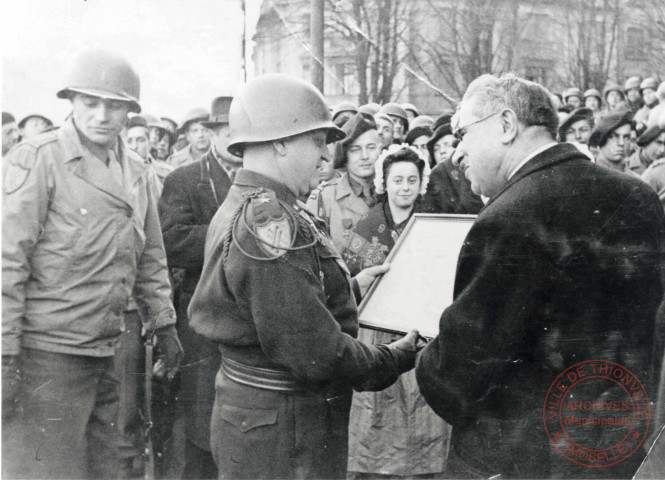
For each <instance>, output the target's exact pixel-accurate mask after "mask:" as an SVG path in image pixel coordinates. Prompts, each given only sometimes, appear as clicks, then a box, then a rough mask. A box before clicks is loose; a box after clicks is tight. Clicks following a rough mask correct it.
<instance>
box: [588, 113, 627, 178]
mask: <svg viewBox="0 0 665 480" xmlns="http://www.w3.org/2000/svg"><path fill="white" fill-rule="evenodd" d="M632 120H633V112H631V111H630V110H626V109H624V110H616V111H613V112H609V113H608V114H607V115H605V116H604V117H603V118H602V119H601V120H600V122H598V125H596V126H595V127H594V129H593V131H592V132H591V136H590V137H589V147H594V148H597V149H598V155H597V156H596V163H597V164H598V165H601V166H603V167H607V168H611V169H613V170H617V171H619V172H626V173H629V174H630V175H633V176H635V175H637V174H635V173H634V172H632V170H630V169H629V168H627V167H626V163H625V162H624V160H625V159H626V157H628V155H629V153H630V148H631V146H632V145H631V140H630V137H631V132H632V128H631V122H632Z"/></svg>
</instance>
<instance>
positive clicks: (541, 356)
mask: <svg viewBox="0 0 665 480" xmlns="http://www.w3.org/2000/svg"><path fill="white" fill-rule="evenodd" d="M664 222H665V216H664V215H663V212H662V207H661V206H660V203H659V202H658V199H657V198H656V195H655V194H654V193H653V192H652V191H650V190H649V188H648V186H647V185H645V184H644V183H643V182H641V181H640V180H639V179H636V178H632V177H629V176H626V175H625V174H622V173H619V172H615V171H612V170H609V169H606V168H602V167H598V166H596V165H594V164H592V163H590V162H589V161H588V160H587V159H586V157H584V156H583V155H582V154H581V153H580V152H579V151H578V150H577V149H576V148H575V147H574V146H573V145H570V144H566V143H563V144H558V145H556V146H553V147H551V148H549V149H547V150H545V151H544V152H542V153H540V154H538V155H536V156H535V157H534V158H533V159H531V160H530V161H529V162H528V163H527V164H526V165H524V166H523V167H522V168H520V170H518V172H517V173H516V174H515V175H514V176H513V177H512V178H511V180H510V181H509V182H508V184H507V186H506V187H505V188H504V189H503V190H502V191H501V192H499V193H498V194H497V195H495V196H494V197H493V198H492V199H491V200H490V201H489V202H488V204H487V205H486V206H485V208H484V209H483V210H482V211H481V212H480V214H479V215H478V218H477V220H476V222H475V223H474V225H473V227H472V228H471V230H470V231H469V234H468V235H467V238H466V239H465V242H464V246H463V248H462V250H461V252H460V257H459V260H458V264H457V272H456V278H455V287H454V297H453V298H454V300H453V303H452V305H451V306H450V307H448V308H447V309H446V310H445V311H444V312H443V315H442V316H441V321H440V324H439V335H438V336H437V337H436V338H435V339H434V340H433V341H432V342H430V344H429V345H428V346H427V347H426V348H425V349H424V350H423V351H422V352H421V354H420V356H419V357H418V361H417V364H416V377H417V379H418V384H419V386H420V390H421V393H422V394H423V396H424V397H425V399H426V400H427V402H428V403H429V405H430V406H431V407H432V409H433V410H434V411H435V412H437V413H438V414H439V415H440V416H441V417H443V419H444V420H446V421H447V422H449V423H450V424H452V426H453V437H452V445H451V448H455V449H456V451H457V453H458V454H459V456H460V457H462V459H463V460H464V461H466V462H467V463H470V464H471V465H473V466H474V467H475V468H477V469H479V470H481V471H482V472H484V474H486V475H488V476H489V475H495V474H503V475H504V476H507V477H512V476H519V477H526V478H535V477H550V478H552V477H556V478H579V477H587V476H594V475H595V476H600V477H601V478H609V477H614V476H616V475H622V476H628V477H630V476H631V475H632V474H633V472H634V471H635V469H636V468H637V465H639V462H640V456H641V455H640V453H639V452H637V453H634V454H633V455H632V456H631V457H630V458H629V459H627V460H625V461H624V462H622V463H619V464H618V465H617V466H616V467H606V468H596V469H594V468H588V467H581V466H580V467H578V466H577V465H575V464H574V463H572V462H570V461H569V460H568V459H566V458H564V457H563V456H562V455H561V454H559V453H558V452H557V451H556V450H555V449H554V447H553V446H552V445H551V444H550V443H549V440H548V437H547V435H546V433H545V431H544V430H545V429H544V425H543V405H544V401H545V398H546V395H547V392H548V389H549V386H550V385H551V384H552V382H553V381H554V380H555V378H556V377H557V376H558V375H559V374H561V373H562V372H563V371H564V370H565V369H566V368H568V367H571V366H572V365H574V364H576V363H578V362H582V361H587V360H594V359H603V360H608V361H612V362H616V363H619V364H621V365H623V366H624V367H626V368H627V369H629V370H630V371H631V372H633V373H634V374H635V375H636V376H637V377H638V378H639V379H640V380H641V382H642V383H643V384H644V386H645V388H646V389H647V393H648V395H649V396H650V397H651V398H653V396H654V394H655V391H654V389H653V383H654V382H653V377H654V373H655V372H657V371H658V369H659V367H660V357H661V356H662V353H663V351H662V346H660V347H656V345H655V343H654V338H655V336H656V335H655V334H656V332H657V331H658V330H657V328H656V324H657V323H659V322H660V323H659V324H661V323H662V322H661V321H660V320H658V321H657V320H656V311H657V308H658V306H659V303H660V302H661V298H662V295H663V287H662V285H661V273H662V272H661V268H660V261H661V255H662V252H663V249H664V245H665V244H664V242H665V238H664V235H663V230H664ZM596 393H597V394H598V397H597V398H589V399H588V400H590V401H598V399H601V398H603V395H605V394H606V393H607V392H606V391H601V390H600V389H599V390H598V391H597V392H596ZM587 445H588V446H590V445H589V443H587ZM635 462H637V465H635ZM631 468H632V469H633V470H632V471H631Z"/></svg>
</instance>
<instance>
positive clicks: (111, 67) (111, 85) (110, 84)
mask: <svg viewBox="0 0 665 480" xmlns="http://www.w3.org/2000/svg"><path fill="white" fill-rule="evenodd" d="M72 93H83V94H86V95H92V96H94V97H101V98H108V99H111V100H122V101H125V102H129V104H130V111H131V112H136V113H140V112H141V106H140V105H139V96H140V94H141V82H140V80H139V76H138V74H137V73H136V71H135V70H134V69H133V68H132V66H131V65H130V64H129V62H128V61H127V60H125V59H124V58H123V57H121V56H120V55H116V54H115V53H111V52H107V51H104V50H89V51H87V52H84V53H82V54H81V55H79V56H78V57H77V58H76V59H75V60H74V63H73V64H72V65H71V68H70V70H69V76H68V78H67V83H66V86H65V88H63V89H62V90H60V91H59V92H58V93H57V96H58V98H71V96H72Z"/></svg>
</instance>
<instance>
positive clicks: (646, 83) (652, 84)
mask: <svg viewBox="0 0 665 480" xmlns="http://www.w3.org/2000/svg"><path fill="white" fill-rule="evenodd" d="M645 88H650V89H652V90H654V91H656V90H658V81H657V80H656V79H655V78H653V77H649V78H645V79H644V80H642V83H640V92H641V91H642V90H644V89H645Z"/></svg>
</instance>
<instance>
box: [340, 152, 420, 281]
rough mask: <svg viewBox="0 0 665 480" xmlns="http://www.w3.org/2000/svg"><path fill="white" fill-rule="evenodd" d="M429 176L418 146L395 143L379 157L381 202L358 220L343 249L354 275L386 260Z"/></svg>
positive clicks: (377, 179) (377, 172) (377, 174)
mask: <svg viewBox="0 0 665 480" xmlns="http://www.w3.org/2000/svg"><path fill="white" fill-rule="evenodd" d="M425 169H427V170H425ZM428 179H429V165H427V162H426V161H425V160H424V159H423V158H422V156H421V154H420V152H418V150H417V148H416V147H407V146H406V145H391V146H390V148H388V150H387V151H386V152H385V153H384V154H382V155H381V156H380V157H379V159H378V160H377V162H376V165H375V176H374V188H375V191H376V193H377V195H378V200H379V203H377V204H376V205H374V206H373V207H372V208H371V209H370V210H369V212H368V213H367V216H366V217H365V218H364V219H362V220H360V221H359V222H358V224H357V225H356V227H355V228H354V229H353V231H352V233H351V235H350V236H349V237H348V239H347V241H346V242H345V245H344V248H343V250H342V258H344V261H345V262H346V264H347V265H348V267H349V270H350V271H351V275H355V274H356V273H358V272H360V270H362V269H363V268H367V267H370V266H374V265H380V264H381V263H383V261H384V260H385V258H386V257H387V256H388V252H389V251H390V250H391V249H392V248H393V246H395V241H396V240H397V238H398V237H399V235H400V233H402V230H404V227H405V226H406V224H407V222H408V221H409V219H410V218H411V215H412V214H413V211H414V207H415V206H416V203H417V200H418V198H419V197H420V196H421V195H423V194H424V193H425V190H426V188H427V181H428Z"/></svg>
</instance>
